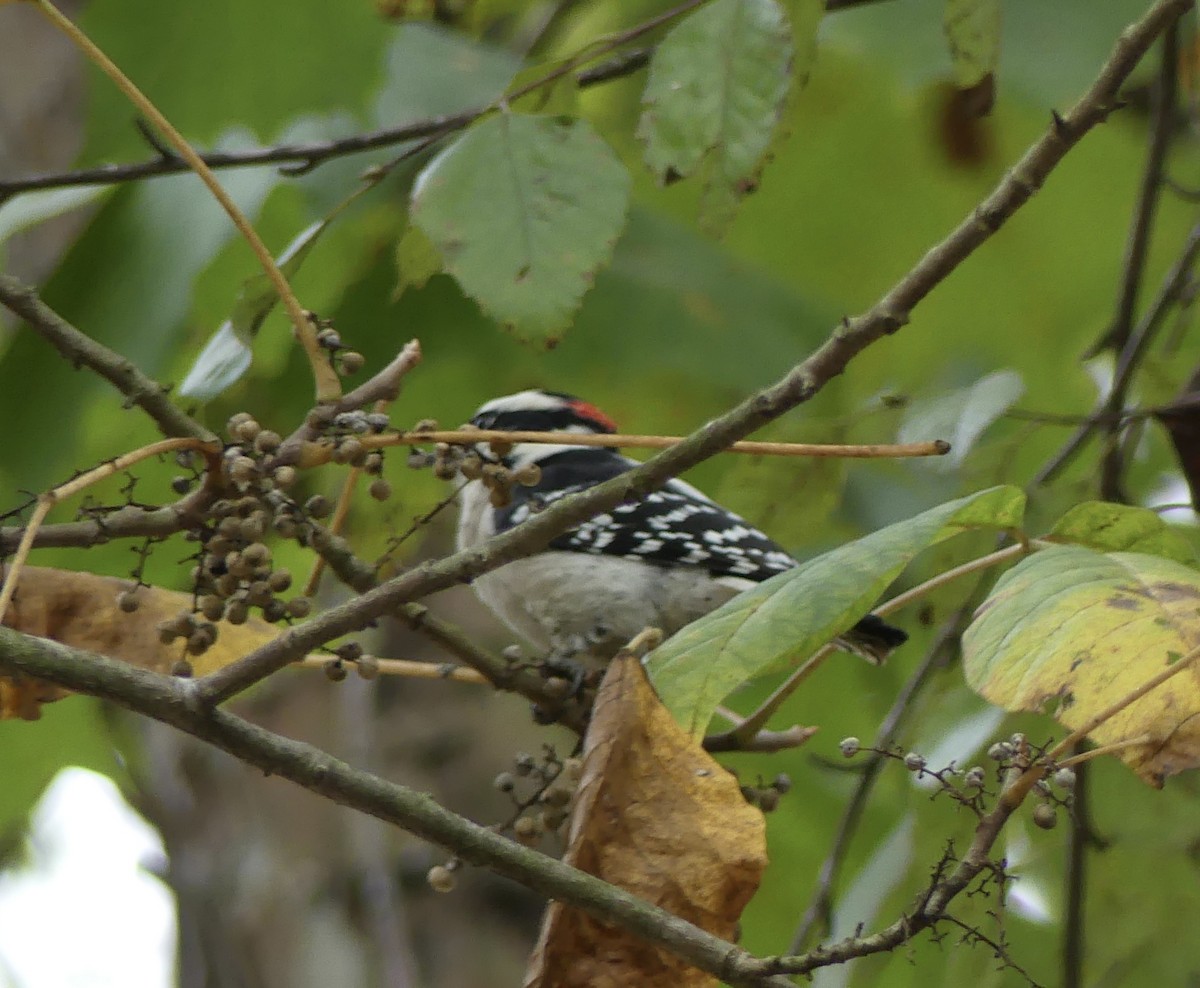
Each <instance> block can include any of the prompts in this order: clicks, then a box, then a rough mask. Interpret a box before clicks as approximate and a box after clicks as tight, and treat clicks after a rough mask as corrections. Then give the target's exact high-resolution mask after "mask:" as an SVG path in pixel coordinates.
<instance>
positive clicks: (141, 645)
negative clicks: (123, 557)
mask: <svg viewBox="0 0 1200 988" xmlns="http://www.w3.org/2000/svg"><path fill="white" fill-rule="evenodd" d="M131 586H132V583H131V581H129V580H122V579H118V578H116V577H111V576H96V575H95V574H93V573H78V572H75V571H74V570H62V569H48V568H44V567H39V566H27V567H25V568H24V569H22V570H21V576H20V582H19V584H18V586H17V595H16V597H15V598H14V599H13V603H12V606H11V607H10V608H9V610H8V614H7V615H5V619H4V623H5V624H6V625H8V626H9V627H11V628H14V629H16V630H17V631H21V632H24V633H25V634H28V635H37V636H38V637H41V638H51V639H53V640H54V641H58V642H62V643H63V644H64V645H71V646H74V647H75V648H84V649H87V650H89V651H92V652H100V653H101V654H103V655H107V656H110V657H111V658H114V659H122V660H123V661H125V662H129V663H131V664H132V665H135V666H141V667H142V668H143V669H152V670H154V671H155V672H161V673H167V672H170V670H171V667H172V666H173V665H174V664H175V663H176V662H177V661H178V660H179V659H181V658H185V655H184V652H183V646H182V643H181V642H179V641H176V642H175V643H173V644H171V645H163V644H162V643H161V642H160V641H159V640H158V627H157V626H158V623H159V622H160V621H164V620H166V619H168V618H172V617H175V616H176V615H177V614H178V613H179V612H180V611H183V610H189V611H190V610H191V607H192V596H191V594H185V593H178V592H176V591H173V590H161V589H158V588H157V587H142V588H140V589H139V590H138V591H137V600H138V605H139V606H138V609H137V610H136V611H134V612H133V613H132V614H126V613H125V612H123V611H122V610H121V609H120V608H119V607H118V606H117V595H118V594H120V593H121V591H123V590H128V589H130V587H131ZM217 628H218V634H217V642H216V644H215V645H213V647H212V648H210V649H209V650H208V651H207V652H205V653H204V654H203V655H200V656H192V657H190V662H191V665H192V670H193V672H194V673H195V675H197V676H203V675H205V674H206V673H210V672H213V671H214V670H216V669H220V668H221V667H223V666H227V665H229V663H231V662H233V661H235V660H236V659H239V658H241V657H242V656H243V655H246V654H247V653H249V652H252V651H253V650H254V649H256V648H257V647H258V646H259V645H262V644H263V643H264V642H266V641H269V640H270V639H271V638H274V637H275V635H276V634H278V631H277V629H276V628H274V627H273V626H272V625H270V624H268V623H267V622H266V621H263V620H261V619H259V618H250V619H249V620H247V621H246V623H245V624H242V625H232V624H229V623H228V622H227V621H220V622H218V623H217ZM66 695H67V691H66V690H62V689H60V688H58V687H56V686H51V685H50V684H48V683H45V682H42V681H40V680H35V679H30V678H29V677H20V678H18V679H5V678H0V720H3V719H9V718H13V717H21V718H23V719H25V720H36V719H37V716H38V708H39V706H40V705H41V704H42V703H44V702H47V701H49V700H57V699H59V698H61V697H63V696H66Z"/></svg>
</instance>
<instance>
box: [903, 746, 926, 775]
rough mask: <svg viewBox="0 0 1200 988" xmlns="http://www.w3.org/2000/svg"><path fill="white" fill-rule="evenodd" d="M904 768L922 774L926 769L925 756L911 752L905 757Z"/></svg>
mask: <svg viewBox="0 0 1200 988" xmlns="http://www.w3.org/2000/svg"><path fill="white" fill-rule="evenodd" d="M904 767H905V768H906V769H908V770H909V771H910V772H920V771H921V769H923V768H924V767H925V756H924V755H918V754H917V753H916V752H915V751H910V752H909V753H908V754H907V755H905V756H904Z"/></svg>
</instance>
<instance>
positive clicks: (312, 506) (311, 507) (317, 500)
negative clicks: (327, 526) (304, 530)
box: [304, 494, 333, 518]
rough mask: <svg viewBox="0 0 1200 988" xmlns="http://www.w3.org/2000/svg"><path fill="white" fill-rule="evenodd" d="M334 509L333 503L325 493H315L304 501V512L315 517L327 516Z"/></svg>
mask: <svg viewBox="0 0 1200 988" xmlns="http://www.w3.org/2000/svg"><path fill="white" fill-rule="evenodd" d="M331 511H333V505H332V504H330V503H329V498H327V497H326V496H325V495H324V494H314V495H313V496H312V497H310V498H309V499H308V500H307V501H305V502H304V513H305V514H307V515H310V516H311V517H313V518H326V517H328V515H329V513H330V512H331Z"/></svg>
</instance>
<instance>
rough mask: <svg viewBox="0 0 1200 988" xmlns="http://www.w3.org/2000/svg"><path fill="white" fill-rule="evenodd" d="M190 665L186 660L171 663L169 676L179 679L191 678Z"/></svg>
mask: <svg viewBox="0 0 1200 988" xmlns="http://www.w3.org/2000/svg"><path fill="white" fill-rule="evenodd" d="M192 671H193V670H192V664H191V663H190V662H189V661H188V660H187V659H179V660H177V661H175V662H173V663H171V675H172V676H177V677H179V678H180V679H191V678H192Z"/></svg>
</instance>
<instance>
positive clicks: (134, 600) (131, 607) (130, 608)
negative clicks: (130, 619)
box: [117, 588, 141, 614]
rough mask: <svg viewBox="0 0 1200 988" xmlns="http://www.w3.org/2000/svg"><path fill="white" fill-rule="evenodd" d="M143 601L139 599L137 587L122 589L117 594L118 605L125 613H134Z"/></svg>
mask: <svg viewBox="0 0 1200 988" xmlns="http://www.w3.org/2000/svg"><path fill="white" fill-rule="evenodd" d="M140 604H141V601H139V600H138V596H137V589H136V588H135V589H133V590H122V591H121V592H120V593H119V594H117V607H119V608H120V609H121V611H122V612H123V613H125V614H132V613H133V612H134V611H136V610H137V609H138V607H139V606H140Z"/></svg>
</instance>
